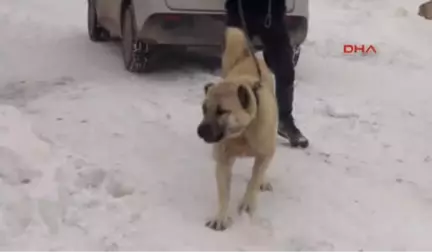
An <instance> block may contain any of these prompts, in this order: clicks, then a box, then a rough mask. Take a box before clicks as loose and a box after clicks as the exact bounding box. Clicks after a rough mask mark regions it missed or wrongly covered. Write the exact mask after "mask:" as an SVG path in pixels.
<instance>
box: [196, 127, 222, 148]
mask: <svg viewBox="0 0 432 252" xmlns="http://www.w3.org/2000/svg"><path fill="white" fill-rule="evenodd" d="M197 133H198V136H199V137H200V138H202V139H203V140H204V141H205V142H206V143H217V142H219V141H220V140H222V138H223V135H224V134H223V130H222V129H221V128H220V127H219V126H217V125H214V124H211V123H208V122H204V123H201V124H200V125H198V129H197Z"/></svg>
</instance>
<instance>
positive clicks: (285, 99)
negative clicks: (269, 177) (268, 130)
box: [225, 0, 309, 148]
mask: <svg viewBox="0 0 432 252" xmlns="http://www.w3.org/2000/svg"><path fill="white" fill-rule="evenodd" d="M239 1H241V4H242V9H243V12H242V13H243V14H244V19H245V20H244V21H245V23H246V27H243V25H242V24H243V21H242V15H241V12H240V11H241V10H239ZM225 9H226V12H227V26H231V27H238V28H241V29H245V28H246V32H247V34H248V35H249V37H250V38H251V39H252V38H253V37H254V36H259V37H260V39H261V41H262V44H263V46H264V59H265V61H266V63H267V65H268V66H269V68H270V69H271V70H272V71H273V73H274V74H275V77H276V98H277V103H278V107H279V128H278V134H279V135H280V136H282V137H284V138H287V139H288V140H289V141H290V144H291V146H293V147H302V148H306V147H308V146H309V140H308V139H307V138H306V137H305V136H304V135H303V134H302V132H301V131H300V130H299V129H298V128H297V126H296V125H295V122H294V118H293V115H292V110H293V101H294V80H295V71H294V63H293V60H292V58H293V50H292V46H291V43H290V38H289V35H288V31H287V28H286V26H285V22H284V17H285V13H286V4H285V0H226V2H225Z"/></svg>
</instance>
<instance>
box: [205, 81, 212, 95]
mask: <svg viewBox="0 0 432 252" xmlns="http://www.w3.org/2000/svg"><path fill="white" fill-rule="evenodd" d="M213 86H214V83H213V82H209V83H207V84H205V85H204V94H207V93H208V91H209V90H210V88H211V87H213Z"/></svg>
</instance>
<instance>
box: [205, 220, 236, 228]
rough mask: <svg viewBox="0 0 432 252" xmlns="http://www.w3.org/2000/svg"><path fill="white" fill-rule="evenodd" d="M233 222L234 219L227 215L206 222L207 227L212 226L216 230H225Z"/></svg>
mask: <svg viewBox="0 0 432 252" xmlns="http://www.w3.org/2000/svg"><path fill="white" fill-rule="evenodd" d="M231 224H232V219H231V218H230V217H227V218H225V219H219V218H215V219H213V220H209V221H207V222H206V224H205V225H206V227H208V228H211V229H213V230H215V231H224V230H225V229H227V228H228V227H229V226H231Z"/></svg>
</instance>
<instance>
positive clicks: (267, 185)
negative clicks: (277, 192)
mask: <svg viewBox="0 0 432 252" xmlns="http://www.w3.org/2000/svg"><path fill="white" fill-rule="evenodd" d="M260 191H261V192H272V191H273V186H272V184H271V183H270V182H264V183H262V184H261V185H260Z"/></svg>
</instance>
